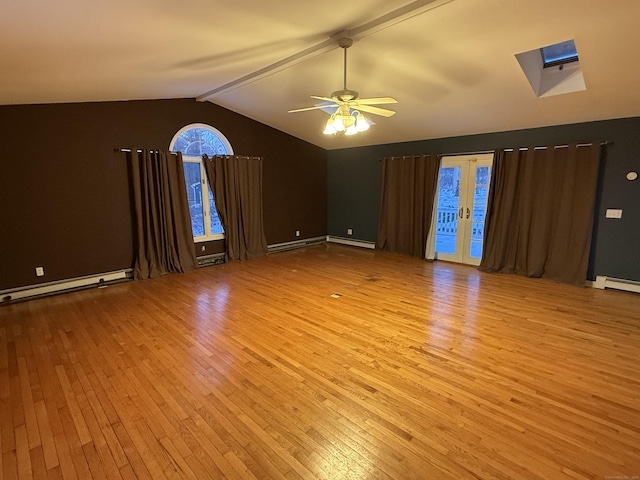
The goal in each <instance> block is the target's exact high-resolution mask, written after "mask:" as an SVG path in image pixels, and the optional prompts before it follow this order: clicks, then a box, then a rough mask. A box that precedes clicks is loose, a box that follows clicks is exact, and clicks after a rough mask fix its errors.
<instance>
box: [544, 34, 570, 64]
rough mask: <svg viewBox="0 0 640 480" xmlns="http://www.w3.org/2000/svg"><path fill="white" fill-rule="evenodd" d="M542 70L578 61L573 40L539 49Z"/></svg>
mask: <svg viewBox="0 0 640 480" xmlns="http://www.w3.org/2000/svg"><path fill="white" fill-rule="evenodd" d="M540 53H541V54H542V63H543V67H544V68H549V67H555V66H557V65H564V64H567V63H571V62H577V61H578V51H577V50H576V44H575V42H574V41H573V40H567V41H566V42H560V43H555V44H553V45H547V46H546V47H542V48H541V49H540Z"/></svg>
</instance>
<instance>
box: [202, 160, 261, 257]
mask: <svg viewBox="0 0 640 480" xmlns="http://www.w3.org/2000/svg"><path fill="white" fill-rule="evenodd" d="M203 160H204V165H205V170H206V172H207V178H208V179H209V185H210V186H211V191H212V192H213V197H214V199H215V204H216V208H217V210H218V215H219V217H220V222H221V223H222V227H223V228H224V234H225V243H226V257H227V260H247V259H249V258H252V257H257V256H260V255H264V254H266V253H267V240H266V238H265V235H264V223H263V217H262V158H260V157H243V156H238V155H215V156H213V157H212V158H209V157H207V155H204V156H203Z"/></svg>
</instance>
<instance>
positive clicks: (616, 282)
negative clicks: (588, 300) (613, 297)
mask: <svg viewBox="0 0 640 480" xmlns="http://www.w3.org/2000/svg"><path fill="white" fill-rule="evenodd" d="M591 286H592V287H593V288H600V289H602V290H604V289H605V288H615V289H616V290H625V291H627V292H634V293H640V282H638V281H636V280H626V279H623V278H614V277H606V276H603V275H598V276H597V277H596V281H595V282H592V284H591Z"/></svg>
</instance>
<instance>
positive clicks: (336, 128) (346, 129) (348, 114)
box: [289, 37, 398, 135]
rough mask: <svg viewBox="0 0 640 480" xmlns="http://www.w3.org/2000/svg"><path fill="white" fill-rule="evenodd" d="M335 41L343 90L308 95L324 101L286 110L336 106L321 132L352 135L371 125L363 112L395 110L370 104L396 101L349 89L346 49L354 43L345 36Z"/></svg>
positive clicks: (385, 114)
mask: <svg viewBox="0 0 640 480" xmlns="http://www.w3.org/2000/svg"><path fill="white" fill-rule="evenodd" d="M337 42H338V45H339V46H340V47H341V48H342V49H343V50H344V82H343V89H342V90H336V91H335V92H332V93H331V97H322V96H316V95H311V98H315V99H316V100H322V101H323V102H325V103H322V104H317V105H315V106H313V107H307V108H298V109H295V110H289V113H296V112H306V111H310V110H324V109H327V108H334V107H335V110H334V112H333V113H332V114H331V116H330V117H329V120H327V123H326V124H325V128H324V130H323V132H322V133H324V134H325V135H335V134H337V133H338V132H342V133H344V134H345V135H355V134H356V133H359V132H364V131H365V130H368V129H369V127H370V126H371V124H370V123H369V121H368V120H367V119H366V118H365V116H364V115H363V114H362V112H367V113H372V114H374V115H381V116H383V117H390V116H392V115H394V114H395V113H396V112H394V111H393V110H388V109H386V108H380V107H374V106H373V105H385V104H389V103H398V101H397V100H396V99H395V98H391V97H376V98H359V96H358V92H356V91H355V90H349V89H348V88H347V48H349V47H350V46H351V45H353V40H352V39H351V38H348V37H341V38H339V39H338V40H337ZM327 102H328V103H327Z"/></svg>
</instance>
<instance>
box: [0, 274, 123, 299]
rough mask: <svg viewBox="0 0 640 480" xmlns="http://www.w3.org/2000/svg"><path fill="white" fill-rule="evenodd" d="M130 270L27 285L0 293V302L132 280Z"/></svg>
mask: <svg viewBox="0 0 640 480" xmlns="http://www.w3.org/2000/svg"><path fill="white" fill-rule="evenodd" d="M131 272H132V269H130V268H128V269H126V270H119V271H115V272H108V273H100V274H96V275H87V276H85V277H76V278H70V279H67V280H58V281H55V282H48V283H39V284H37V285H27V286H24V287H18V288H12V289H8V290H2V291H0V302H9V301H11V302H13V301H16V300H24V299H27V298H33V297H40V296H43V295H51V294H54V293H59V292H63V291H66V290H75V289H78V288H86V287H91V286H96V287H99V286H101V285H103V284H107V283H110V282H115V281H121V280H128V279H130V278H132V274H131Z"/></svg>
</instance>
